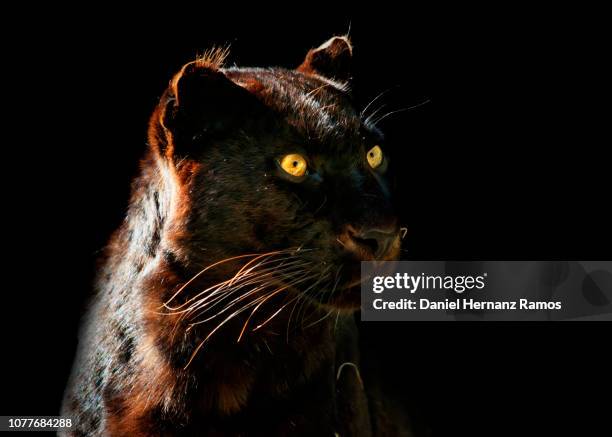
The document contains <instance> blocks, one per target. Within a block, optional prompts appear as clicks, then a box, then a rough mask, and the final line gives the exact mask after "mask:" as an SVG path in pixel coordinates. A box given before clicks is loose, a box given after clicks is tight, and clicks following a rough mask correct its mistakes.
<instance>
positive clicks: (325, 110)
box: [224, 68, 362, 143]
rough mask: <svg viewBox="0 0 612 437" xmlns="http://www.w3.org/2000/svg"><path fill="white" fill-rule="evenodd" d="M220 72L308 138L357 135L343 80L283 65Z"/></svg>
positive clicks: (357, 117)
mask: <svg viewBox="0 0 612 437" xmlns="http://www.w3.org/2000/svg"><path fill="white" fill-rule="evenodd" d="M224 72H225V74H226V75H227V76H228V77H229V78H230V79H232V80H233V81H234V82H235V83H237V84H238V85H241V86H243V87H244V88H246V89H248V90H249V91H250V92H252V93H253V94H255V95H256V96H257V97H258V98H259V99H260V100H261V101H262V102H264V103H265V104H266V106H268V107H270V108H272V109H273V110H274V111H276V112H277V113H278V114H280V115H282V116H283V117H285V118H286V120H287V122H288V123H289V124H291V125H292V126H294V127H295V128H297V129H298V130H299V131H300V132H302V133H303V134H304V135H306V136H307V137H308V138H309V139H312V140H317V141H320V142H324V143H327V142H337V141H338V140H341V139H346V138H352V137H355V136H357V135H359V131H360V129H361V127H362V122H361V118H360V115H359V113H358V112H357V111H356V110H355V108H354V106H353V103H352V99H351V97H350V94H349V93H348V85H347V84H345V83H340V82H336V81H333V80H330V79H327V78H324V77H321V76H318V75H312V74H308V75H307V74H303V73H301V72H298V71H295V70H286V69H283V68H267V69H263V68H240V69H239V68H233V69H226V70H225V71H224Z"/></svg>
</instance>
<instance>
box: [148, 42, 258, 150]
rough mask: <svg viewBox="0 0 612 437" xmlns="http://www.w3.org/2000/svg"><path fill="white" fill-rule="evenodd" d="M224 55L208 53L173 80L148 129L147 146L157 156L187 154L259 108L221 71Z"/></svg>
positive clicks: (220, 52)
mask: <svg viewBox="0 0 612 437" xmlns="http://www.w3.org/2000/svg"><path fill="white" fill-rule="evenodd" d="M226 55H227V51H226V50H213V51H211V52H208V53H207V54H206V55H204V56H203V57H201V58H198V59H196V60H195V61H193V62H189V63H188V64H186V65H184V66H183V68H181V70H180V71H179V72H178V73H177V74H176V75H175V76H174V78H173V79H172V81H171V82H170V86H169V87H168V89H167V90H166V92H165V93H164V95H163V97H162V98H161V100H160V103H159V106H158V108H157V110H156V111H155V113H154V114H153V118H152V120H151V123H150V126H149V140H150V143H151V144H156V145H157V148H158V149H159V151H160V152H162V153H164V154H166V155H173V154H181V155H183V154H186V153H189V149H190V146H192V145H193V144H194V143H196V142H198V141H201V140H202V139H204V138H207V137H214V136H215V135H219V134H221V133H223V132H226V131H227V130H228V129H230V128H231V127H232V126H235V125H237V123H238V122H240V121H241V120H245V119H247V118H248V117H249V116H253V113H254V112H255V111H257V110H258V108H259V107H260V106H261V104H260V103H259V100H258V99H257V98H256V97H255V96H254V95H253V94H252V93H251V92H249V91H248V90H247V89H246V88H245V87H243V86H241V85H239V84H237V83H235V82H233V81H232V80H231V79H230V78H228V77H227V75H226V74H225V73H224V72H223V71H222V69H221V65H222V62H223V59H224V58H225V56H226ZM161 136H163V137H164V138H161Z"/></svg>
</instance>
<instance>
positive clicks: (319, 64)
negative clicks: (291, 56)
mask: <svg viewBox="0 0 612 437" xmlns="http://www.w3.org/2000/svg"><path fill="white" fill-rule="evenodd" d="M352 56H353V46H352V45H351V41H350V40H349V39H348V37H346V36H334V37H333V38H331V39H330V40H328V41H327V42H325V43H323V44H322V45H321V46H319V47H317V48H316V49H311V50H310V51H309V52H308V53H307V54H306V58H305V59H304V62H302V64H301V65H300V66H299V67H298V68H297V69H298V71H301V72H303V73H309V74H318V75H320V76H324V77H327V78H329V79H335V80H339V81H343V82H344V81H348V80H349V79H350V75H351V63H352Z"/></svg>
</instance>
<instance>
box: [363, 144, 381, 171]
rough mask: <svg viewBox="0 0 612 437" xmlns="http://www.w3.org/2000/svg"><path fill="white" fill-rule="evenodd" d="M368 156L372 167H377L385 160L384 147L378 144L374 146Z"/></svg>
mask: <svg viewBox="0 0 612 437" xmlns="http://www.w3.org/2000/svg"><path fill="white" fill-rule="evenodd" d="M366 157H367V158H368V164H370V167H372V168H376V167H378V166H380V164H382V162H383V153H382V149H381V148H380V147H378V146H374V147H372V148H371V149H370V150H368V153H367V155H366Z"/></svg>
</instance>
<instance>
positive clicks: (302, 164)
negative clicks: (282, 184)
mask: <svg viewBox="0 0 612 437" xmlns="http://www.w3.org/2000/svg"><path fill="white" fill-rule="evenodd" d="M280 166H281V167H282V169H283V170H285V171H286V172H287V173H289V174H290V175H291V176H297V177H300V176H304V175H305V174H306V170H307V168H308V165H307V164H306V160H305V159H304V157H303V156H302V155H298V154H297V153H291V154H289V155H285V156H283V158H282V159H281V160H280Z"/></svg>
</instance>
